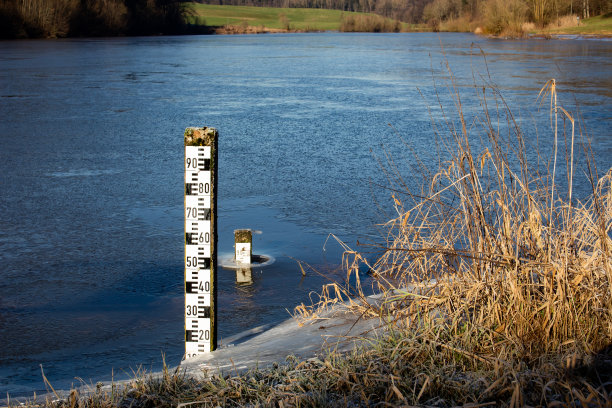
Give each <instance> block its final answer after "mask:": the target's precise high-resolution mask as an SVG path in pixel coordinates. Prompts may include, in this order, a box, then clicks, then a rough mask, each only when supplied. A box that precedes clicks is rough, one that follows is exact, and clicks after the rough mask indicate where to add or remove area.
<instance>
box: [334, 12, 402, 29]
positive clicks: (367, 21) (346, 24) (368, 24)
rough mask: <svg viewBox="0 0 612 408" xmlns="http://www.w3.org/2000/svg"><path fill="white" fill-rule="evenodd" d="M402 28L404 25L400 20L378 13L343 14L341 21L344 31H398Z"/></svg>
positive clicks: (341, 27)
mask: <svg viewBox="0 0 612 408" xmlns="http://www.w3.org/2000/svg"><path fill="white" fill-rule="evenodd" d="M401 28H402V25H401V23H400V22H399V21H397V20H391V19H388V18H384V17H381V16H378V15H367V14H363V15H362V14H357V15H355V14H349V15H343V16H342V21H341V22H340V31H342V32H362V33H398V32H400V30H401Z"/></svg>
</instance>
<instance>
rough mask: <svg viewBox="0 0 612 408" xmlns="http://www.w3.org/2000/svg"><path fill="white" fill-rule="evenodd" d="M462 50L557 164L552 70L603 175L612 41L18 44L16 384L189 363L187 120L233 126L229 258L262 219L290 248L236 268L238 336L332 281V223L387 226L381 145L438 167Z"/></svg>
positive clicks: (12, 246)
mask: <svg viewBox="0 0 612 408" xmlns="http://www.w3.org/2000/svg"><path fill="white" fill-rule="evenodd" d="M481 51H482V52H483V53H484V55H485V56H486V63H487V64H488V65H485V62H484V59H483V57H482V55H481ZM443 54H444V55H445V57H444V55H443ZM444 58H446V60H447V61H448V63H449V66H450V67H451V68H452V70H453V72H454V74H455V80H456V86H457V87H458V89H459V90H460V91H461V92H462V95H463V96H462V102H463V104H464V107H465V109H466V111H467V112H470V110H472V109H477V108H478V106H479V101H478V100H477V99H475V98H474V89H473V88H472V85H473V84H474V82H475V81H476V82H477V83H482V82H483V81H489V82H492V83H494V84H496V85H497V86H498V87H499V88H500V90H501V92H502V94H503V95H504V97H505V98H506V100H507V102H508V104H509V105H510V107H511V108H512V109H513V112H514V113H515V115H516V116H517V118H518V120H520V121H521V123H523V124H524V126H525V133H526V135H527V137H528V138H530V140H532V141H535V140H536V136H537V137H539V138H540V141H541V142H542V141H543V142H542V143H541V144H542V145H543V152H544V154H549V153H550V144H548V143H546V138H549V139H550V138H551V134H550V129H549V125H548V116H547V113H546V112H545V110H546V106H544V107H543V108H542V110H540V111H539V112H538V110H537V105H536V104H535V98H536V96H537V94H538V91H539V90H540V88H541V87H542V85H543V84H544V83H545V82H546V81H547V80H548V79H550V78H556V79H557V81H558V84H559V91H560V98H561V101H562V104H564V106H565V107H566V108H569V109H571V110H572V111H573V112H575V111H576V109H577V108H576V107H577V106H578V107H579V110H580V115H581V116H582V117H583V119H584V124H585V131H584V132H583V134H584V136H585V138H586V137H588V140H590V141H591V143H592V147H593V149H594V152H595V156H596V162H597V164H598V166H599V168H600V170H602V169H603V170H607V169H609V168H610V166H611V165H612V135H611V133H610V124H611V120H612V114H611V112H612V42H609V41H593V40H588V41H587V40H572V41H560V40H559V41H555V40H551V41H540V40H534V41H500V40H489V39H484V38H481V37H476V36H472V35H468V34H446V35H439V36H438V35H435V34H378V35H374V34H338V33H322V34H300V35H262V36H202V37H200V36H195V37H155V38H119V39H95V40H87V39H80V40H62V41H9V42H0V193H1V195H0V343H1V344H2V346H0V395H6V392H10V393H11V394H12V395H19V394H27V393H31V392H32V391H34V390H39V391H40V390H42V389H44V386H43V384H42V379H41V374H40V365H41V364H42V366H43V368H44V370H45V374H46V375H47V377H48V378H49V380H50V381H51V383H52V384H53V385H54V387H56V388H65V387H67V386H69V385H70V384H71V383H78V380H76V379H75V377H80V378H83V379H84V380H85V381H86V382H89V381H93V382H96V381H100V380H101V381H108V380H109V379H110V378H111V373H112V372H114V375H115V377H116V378H118V377H123V376H125V375H126V373H130V372H131V369H135V368H136V367H137V366H139V365H143V366H144V367H147V368H151V367H152V368H158V367H159V366H160V363H161V354H162V352H163V353H165V355H166V360H167V361H168V362H169V364H171V365H175V364H178V363H179V361H180V359H181V357H182V353H183V297H182V296H183V286H182V285H183V284H182V280H183V269H182V256H183V241H182V240H183V234H182V233H183V218H182V217H183V209H182V208H183V186H182V183H183V168H182V166H183V148H182V147H183V138H182V134H183V131H184V129H185V128H186V127H188V126H201V125H207V126H214V127H216V128H218V129H219V131H220V140H219V143H220V148H219V149H220V150H219V151H220V153H219V154H220V162H219V173H220V182H219V190H220V191H219V228H220V231H219V237H220V245H219V250H220V252H222V253H231V251H232V231H233V230H234V229H235V228H254V229H258V230H261V231H262V232H263V233H262V234H261V235H256V236H255V252H260V253H265V254H270V255H272V256H274V257H275V258H276V262H275V263H274V264H273V265H272V266H270V267H267V268H266V269H263V270H259V271H255V272H254V283H253V285H251V286H237V285H236V284H235V282H234V276H233V274H232V272H229V271H223V270H220V271H219V280H220V281H219V319H220V324H219V332H220V335H221V336H222V337H227V336H229V335H232V334H235V333H237V332H239V331H242V330H245V329H248V328H251V327H254V326H258V325H261V324H264V323H270V322H275V321H278V320H280V319H284V318H286V317H288V313H287V311H286V309H288V310H291V309H292V308H293V307H294V306H296V305H297V304H298V303H300V302H302V301H307V299H308V294H309V293H310V291H312V290H316V289H317V288H319V287H320V285H321V284H322V283H323V281H324V280H323V278H321V277H320V276H318V275H316V274H314V273H309V274H308V275H307V276H306V277H302V275H301V273H300V269H299V267H298V266H297V264H296V262H295V261H294V259H300V260H303V261H306V262H308V263H310V264H312V265H315V266H317V267H318V268H320V270H322V271H327V270H330V269H331V268H332V266H333V265H335V264H337V263H339V262H340V248H339V246H338V245H337V244H334V243H333V242H328V243H327V245H325V241H326V238H327V236H328V234H330V233H333V234H336V235H337V236H338V237H340V238H341V239H343V240H345V241H346V242H347V243H349V244H350V245H351V246H354V245H355V242H356V240H357V239H358V238H359V239H362V240H363V239H364V237H365V236H367V235H369V234H375V233H376V229H375V228H374V225H375V224H376V223H379V222H381V221H384V220H385V218H386V217H387V215H385V211H388V210H389V206H388V202H389V198H390V192H388V191H385V190H383V189H380V188H378V187H376V184H381V185H386V183H387V182H386V181H385V177H384V175H383V174H382V173H381V171H380V170H379V169H378V164H377V161H376V160H375V159H374V158H373V155H376V156H381V155H382V154H383V153H384V152H385V151H387V152H390V153H392V154H393V155H394V157H395V158H396V160H397V162H398V164H399V165H400V166H401V167H402V168H408V167H407V166H408V165H409V164H410V163H411V162H414V159H413V156H412V153H411V151H410V150H411V149H412V150H414V151H416V152H417V153H418V154H420V155H421V157H423V158H424V159H425V160H424V161H425V162H433V161H434V159H435V150H436V149H435V148H434V147H435V145H434V143H433V140H434V139H433V131H432V126H431V117H430V115H429V111H428V106H431V107H433V108H434V109H433V110H432V116H433V117H434V119H436V120H440V119H443V115H442V114H441V113H440V112H439V111H437V110H436V109H435V106H436V105H437V103H438V102H437V99H436V89H437V90H438V95H440V98H441V100H442V102H443V103H445V104H446V103H448V91H447V89H446V88H445V86H446V85H447V84H448V81H447V80H446V79H444V76H445V65H444ZM488 75H490V78H489V76H488ZM436 84H437V85H438V87H437V88H436V86H435V85H436ZM449 106H450V105H449ZM388 124H391V125H392V126H393V127H389V126H388ZM534 124H535V125H537V128H538V132H537V133H536V132H535V125H534ZM397 134H399V135H401V136H402V137H403V140H404V141H405V142H406V145H407V146H406V145H404V144H403V142H402V140H401V139H400V138H399V137H398V136H397ZM476 147H477V146H476ZM547 149H548V150H547ZM404 166H405V167H404ZM407 175H408V176H410V172H409V171H408V172H407ZM560 178H562V177H560ZM411 182H415V183H416V182H418V180H412V181H411ZM577 189H578V190H580V191H582V192H583V193H584V192H585V191H586V190H587V186H586V185H585V184H584V183H583V184H580V183H578V186H577ZM324 249H325V250H324Z"/></svg>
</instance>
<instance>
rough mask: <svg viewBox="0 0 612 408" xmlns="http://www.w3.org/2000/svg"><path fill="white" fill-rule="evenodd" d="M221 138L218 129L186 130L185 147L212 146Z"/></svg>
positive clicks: (192, 128)
mask: <svg viewBox="0 0 612 408" xmlns="http://www.w3.org/2000/svg"><path fill="white" fill-rule="evenodd" d="M218 136H219V132H217V129H215V128H211V127H202V128H195V127H189V128H187V129H185V146H212V145H213V142H214V140H215V139H216V138H217V137H218Z"/></svg>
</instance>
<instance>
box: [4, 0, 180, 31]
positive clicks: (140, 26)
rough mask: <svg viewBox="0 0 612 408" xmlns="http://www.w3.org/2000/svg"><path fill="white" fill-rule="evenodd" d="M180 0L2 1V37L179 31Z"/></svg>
mask: <svg viewBox="0 0 612 408" xmlns="http://www.w3.org/2000/svg"><path fill="white" fill-rule="evenodd" d="M184 30H185V24H184V22H183V16H182V6H181V3H180V2H179V1H177V0H0V38H57V37H81V36H82V37H85V36H87V37H89V36H116V35H155V34H178V33H181V32H183V31H184Z"/></svg>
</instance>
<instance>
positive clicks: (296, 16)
mask: <svg viewBox="0 0 612 408" xmlns="http://www.w3.org/2000/svg"><path fill="white" fill-rule="evenodd" d="M185 15H186V21H187V23H189V24H194V25H208V26H215V27H221V26H226V25H249V26H253V27H262V26H263V27H266V28H268V29H273V30H275V29H276V30H286V29H288V28H289V29H290V30H296V31H328V30H338V29H339V28H340V25H341V23H342V19H343V18H344V17H346V16H351V15H354V16H367V15H368V14H366V13H353V12H343V11H341V10H323V9H305V8H273V7H248V6H218V5H210V4H199V3H188V4H187V6H186V13H185ZM405 26H407V25H405Z"/></svg>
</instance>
